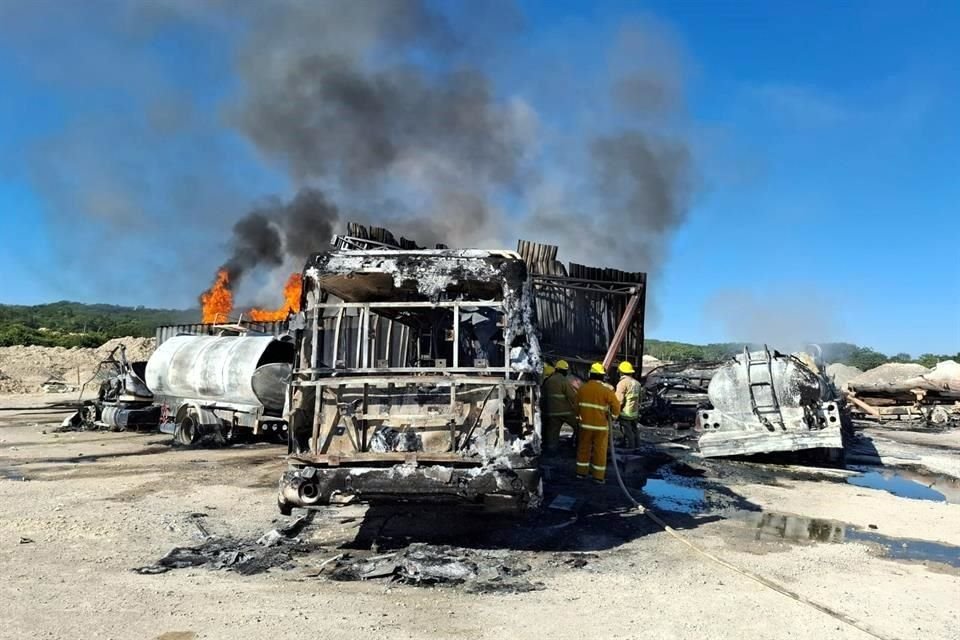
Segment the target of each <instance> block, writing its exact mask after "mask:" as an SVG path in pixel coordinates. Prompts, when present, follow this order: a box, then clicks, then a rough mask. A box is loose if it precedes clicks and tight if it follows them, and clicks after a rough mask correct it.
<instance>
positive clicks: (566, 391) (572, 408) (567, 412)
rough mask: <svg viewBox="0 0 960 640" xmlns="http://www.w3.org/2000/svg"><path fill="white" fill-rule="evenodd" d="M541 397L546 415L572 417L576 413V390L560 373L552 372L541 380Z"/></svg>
mask: <svg viewBox="0 0 960 640" xmlns="http://www.w3.org/2000/svg"><path fill="white" fill-rule="evenodd" d="M543 397H544V398H545V399H546V410H547V415H548V416H558V417H568V416H569V417H570V418H573V417H574V416H576V415H577V392H576V391H574V390H573V386H572V385H571V384H570V381H569V380H567V377H566V376H565V375H563V374H562V373H554V374H553V375H551V376H550V377H549V378H547V379H546V380H544V381H543Z"/></svg>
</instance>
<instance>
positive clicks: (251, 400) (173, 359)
mask: <svg viewBox="0 0 960 640" xmlns="http://www.w3.org/2000/svg"><path fill="white" fill-rule="evenodd" d="M293 355H294V345H293V342H292V341H291V340H290V339H285V338H282V337H275V336H264V335H233V336H211V335H177V336H172V337H169V338H167V339H166V340H164V341H163V342H162V343H161V344H160V346H159V347H157V350H156V351H154V353H153V355H151V356H150V359H149V360H148V361H147V362H146V363H145V365H144V363H128V362H127V360H126V357H125V354H124V353H123V352H122V351H121V352H120V353H119V354H111V356H110V358H108V359H107V360H105V361H104V363H103V364H102V365H101V371H103V372H104V373H103V374H101V375H100V376H99V378H100V379H101V384H100V389H99V392H98V395H97V399H96V400H92V401H88V402H86V403H84V404H83V406H82V407H81V408H80V410H79V411H77V413H75V414H74V415H72V416H70V417H69V418H67V419H66V420H65V421H64V426H72V427H80V426H81V425H83V426H85V427H87V428H92V427H109V428H112V429H115V430H122V429H127V428H137V429H159V430H160V431H162V432H164V433H169V434H172V435H173V436H174V437H175V438H176V440H177V442H179V443H180V444H184V445H192V444H196V443H197V442H199V441H200V440H201V439H204V438H209V439H212V440H214V441H217V442H223V443H228V442H233V441H237V440H241V439H245V438H248V437H251V436H264V437H268V438H271V439H275V440H278V441H283V442H285V441H286V439H287V423H286V421H285V420H284V418H283V409H284V401H285V398H286V393H287V388H288V384H289V381H290V371H291V368H292V365H293Z"/></svg>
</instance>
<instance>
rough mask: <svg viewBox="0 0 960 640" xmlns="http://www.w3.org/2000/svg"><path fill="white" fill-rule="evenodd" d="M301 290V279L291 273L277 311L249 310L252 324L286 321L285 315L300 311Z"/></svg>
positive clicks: (299, 276)
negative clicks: (281, 302)
mask: <svg viewBox="0 0 960 640" xmlns="http://www.w3.org/2000/svg"><path fill="white" fill-rule="evenodd" d="M302 290H303V278H302V277H301V275H300V274H299V273H291V274H290V278H288V279H287V284H285V285H284V286H283V304H282V305H280V307H278V308H277V309H274V310H272V311H271V310H270V309H250V319H251V320H253V321H254V322H274V321H276V320H286V319H287V315H289V314H291V313H297V312H298V311H300V292H301V291H302Z"/></svg>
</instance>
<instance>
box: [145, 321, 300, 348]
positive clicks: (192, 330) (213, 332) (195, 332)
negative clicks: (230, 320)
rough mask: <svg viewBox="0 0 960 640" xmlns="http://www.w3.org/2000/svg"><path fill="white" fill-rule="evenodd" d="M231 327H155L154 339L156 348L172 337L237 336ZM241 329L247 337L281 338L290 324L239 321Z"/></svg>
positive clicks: (202, 325) (187, 325)
mask: <svg viewBox="0 0 960 640" xmlns="http://www.w3.org/2000/svg"><path fill="white" fill-rule="evenodd" d="M230 326H231V325H223V324H205V323H200V322H197V323H193V324H168V325H162V326H159V327H157V331H156V334H155V335H156V338H157V346H158V347H159V346H160V345H161V344H163V343H164V342H166V341H167V340H169V339H170V338H172V337H174V336H183V335H187V336H222V335H237V333H238V332H237V331H236V330H235V329H231V328H230ZM233 326H239V327H242V328H243V329H246V330H247V331H248V332H249V334H248V335H265V336H282V335H284V334H286V333H287V332H288V331H289V328H290V323H289V322H287V321H286V320H277V321H276V322H250V321H248V320H243V321H241V322H240V323H239V324H238V325H233Z"/></svg>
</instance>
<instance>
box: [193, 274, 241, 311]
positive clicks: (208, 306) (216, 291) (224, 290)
mask: <svg viewBox="0 0 960 640" xmlns="http://www.w3.org/2000/svg"><path fill="white" fill-rule="evenodd" d="M200 308H201V309H202V310H203V322H205V323H209V322H226V321H227V320H228V319H229V316H230V312H231V311H233V292H232V291H230V276H229V275H228V274H227V270H226V269H220V270H219V271H217V279H216V280H215V281H214V282H213V284H212V285H210V288H209V289H207V290H206V291H204V292H203V293H202V294H200Z"/></svg>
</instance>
